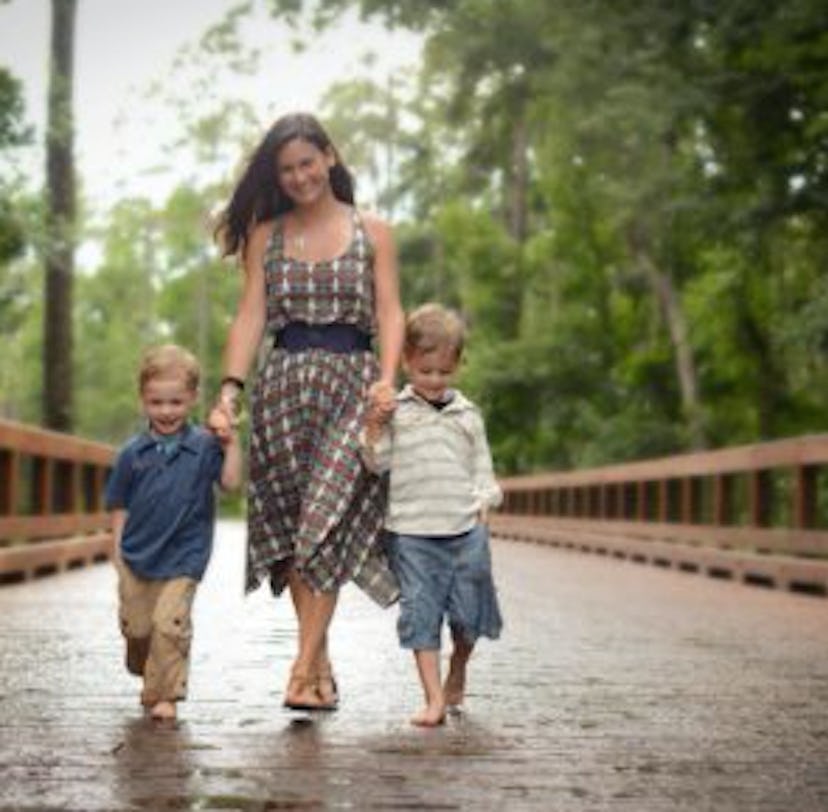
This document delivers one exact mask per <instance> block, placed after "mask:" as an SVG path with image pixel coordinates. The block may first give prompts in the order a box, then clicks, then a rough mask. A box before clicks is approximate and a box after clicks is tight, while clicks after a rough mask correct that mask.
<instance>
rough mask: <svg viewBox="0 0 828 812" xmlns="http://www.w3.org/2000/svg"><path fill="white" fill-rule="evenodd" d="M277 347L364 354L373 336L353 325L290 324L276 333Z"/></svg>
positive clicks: (289, 350)
mask: <svg viewBox="0 0 828 812" xmlns="http://www.w3.org/2000/svg"><path fill="white" fill-rule="evenodd" d="M275 337H276V346H277V347H280V348H281V349H283V350H287V352H302V351H303V350H310V349H319V350H328V351H329V352H364V351H366V350H370V349H371V336H370V335H369V334H368V333H366V332H365V331H364V330H360V329H359V327H356V326H355V325H353V324H344V323H343V322H339V321H335V322H332V323H330V324H308V323H307V322H304V321H291V322H288V323H287V324H286V325H285V326H284V327H282V328H281V329H280V330H277V331H276V333H275Z"/></svg>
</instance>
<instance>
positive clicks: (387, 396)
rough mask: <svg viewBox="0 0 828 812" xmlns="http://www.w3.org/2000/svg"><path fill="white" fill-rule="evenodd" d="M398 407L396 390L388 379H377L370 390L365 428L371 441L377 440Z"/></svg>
mask: <svg viewBox="0 0 828 812" xmlns="http://www.w3.org/2000/svg"><path fill="white" fill-rule="evenodd" d="M396 408H397V398H396V391H395V390H394V387H393V386H392V385H391V384H390V383H388V382H386V381H375V382H374V383H373V384H371V387H370V389H369V390H368V412H367V416H366V420H365V428H366V431H367V434H368V438H369V441H370V442H375V441H376V439H377V438H378V437H379V435H380V434H381V432H382V427H383V426H384V425H385V424H386V423H387V422H388V421H389V420H390V419H391V415H392V414H393V413H394V409H396Z"/></svg>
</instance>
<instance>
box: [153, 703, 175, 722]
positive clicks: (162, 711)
mask: <svg viewBox="0 0 828 812" xmlns="http://www.w3.org/2000/svg"><path fill="white" fill-rule="evenodd" d="M150 716H152V718H153V719H158V720H159V721H160V720H168V719H169V720H173V719H175V716H176V710H175V702H165V701H162V702H156V703H155V704H154V705H153V706H152V710H150Z"/></svg>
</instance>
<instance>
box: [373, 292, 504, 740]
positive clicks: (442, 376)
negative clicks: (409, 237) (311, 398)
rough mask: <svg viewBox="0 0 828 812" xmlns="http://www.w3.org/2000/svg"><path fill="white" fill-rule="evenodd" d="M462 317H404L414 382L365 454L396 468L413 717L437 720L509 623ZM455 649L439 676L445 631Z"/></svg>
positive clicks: (424, 309)
mask: <svg viewBox="0 0 828 812" xmlns="http://www.w3.org/2000/svg"><path fill="white" fill-rule="evenodd" d="M463 342H464V329H463V323H462V321H461V320H460V318H459V316H458V315H457V314H455V313H454V312H452V311H450V310H447V309H445V308H443V307H441V306H440V305H437V304H426V305H423V306H421V307H419V308H417V309H416V310H415V311H414V312H412V313H411V314H410V315H409V317H408V319H407V320H406V328H405V340H404V345H403V370H404V371H405V373H406V375H407V377H408V381H409V383H408V384H407V385H406V386H405V388H404V389H403V390H402V391H401V392H400V394H399V395H398V396H397V405H396V409H395V410H394V412H393V415H392V416H391V417H390V420H389V419H388V418H387V417H386V418H384V417H383V416H382V414H381V413H380V412H378V411H373V412H371V413H370V414H369V416H368V419H367V421H366V426H365V431H364V432H363V436H362V439H363V447H362V453H363V459H364V461H365V464H366V465H367V467H368V468H369V469H371V470H373V471H374V472H376V473H381V472H384V471H390V487H389V503H388V511H387V516H386V528H387V529H388V530H389V531H390V534H389V553H390V558H391V564H392V566H393V568H394V571H395V573H396V575H397V578H398V579H399V582H400V592H401V600H400V616H399V620H398V623H397V631H398V635H399V640H400V645H401V646H402V647H403V648H407V649H412V650H413V651H414V659H415V662H416V665H417V670H418V673H419V677H420V681H421V683H422V687H423V692H424V693H425V707H424V708H423V709H422V710H420V711H419V712H418V713H417V714H415V715H414V716H413V717H412V719H411V722H412V724H415V725H419V726H424V727H432V726H435V725H439V724H442V723H443V721H444V720H445V715H446V708H447V707H449V708H455V707H458V706H459V705H460V704H461V703H462V701H463V694H464V691H465V683H466V665H467V663H468V660H469V657H470V656H471V653H472V650H473V648H474V644H475V641H476V640H477V638H478V637H480V636H481V635H484V636H486V637H489V638H492V639H494V638H497V637H498V636H499V635H500V629H501V626H502V622H501V617H500V609H499V607H498V602H497V594H496V592H495V587H494V583H493V581H492V574H491V555H490V552H489V539H488V531H487V528H486V525H485V521H486V513H487V511H488V509H489V508H490V507H496V506H497V505H498V504H499V503H500V500H501V496H502V495H501V491H500V487H499V486H498V484H497V482H496V481H495V478H494V473H493V470H492V459H491V455H490V453H489V445H488V442H487V440H486V433H485V429H484V425H483V419H482V417H481V415H480V412H479V411H478V409H477V407H476V406H475V405H474V404H473V403H471V401H469V400H468V399H467V398H465V397H464V396H463V395H462V394H461V393H460V392H459V391H457V390H456V389H451V388H450V384H451V382H452V379H453V377H454V374H455V372H456V371H457V367H458V364H459V362H460V358H461V355H462V352H463ZM444 618H445V619H447V620H448V624H449V628H450V630H451V635H452V639H453V644H454V648H453V652H452V654H451V659H450V661H449V663H450V665H449V673H448V676H447V677H446V681H445V684H443V685H441V682H440V635H441V630H442V624H443V620H444Z"/></svg>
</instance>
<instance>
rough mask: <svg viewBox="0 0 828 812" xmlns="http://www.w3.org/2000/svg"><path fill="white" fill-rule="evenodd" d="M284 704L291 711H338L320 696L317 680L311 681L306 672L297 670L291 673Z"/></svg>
mask: <svg viewBox="0 0 828 812" xmlns="http://www.w3.org/2000/svg"><path fill="white" fill-rule="evenodd" d="M291 697H294V698H293V699H292V698H291ZM296 697H299V698H296ZM282 704H283V705H284V707H286V708H289V709H290V710H302V711H328V710H335V709H336V705H331V704H329V703H327V702H325V701H324V700H323V699H322V698H321V697H320V696H319V691H318V690H317V688H316V680H315V679H311V678H310V677H309V676H308V674H307V673H306V672H302V671H296V669H293V670H292V671H291V672H290V680H288V685H287V690H286V691H285V701H284V702H283V703H282Z"/></svg>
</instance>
